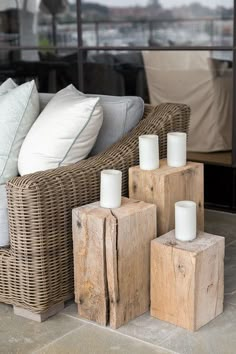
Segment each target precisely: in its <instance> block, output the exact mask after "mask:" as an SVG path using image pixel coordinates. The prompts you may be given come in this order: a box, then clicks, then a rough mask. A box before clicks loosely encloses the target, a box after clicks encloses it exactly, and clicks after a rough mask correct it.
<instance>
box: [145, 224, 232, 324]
mask: <svg viewBox="0 0 236 354" xmlns="http://www.w3.org/2000/svg"><path fill="white" fill-rule="evenodd" d="M224 248H225V246H224V237H220V236H215V235H210V234H207V233H200V234H199V236H198V237H197V239H196V240H194V241H192V242H181V241H178V240H176V239H175V234H174V230H173V231H171V232H169V233H168V234H166V235H164V236H161V237H159V238H158V239H155V240H153V241H152V242H151V315H152V316H154V317H157V318H158V319H160V320H163V321H167V322H170V323H173V324H175V325H177V326H181V327H183V328H186V329H189V330H192V331H195V330H197V329H199V328H200V327H201V326H203V325H205V324H206V323H208V322H209V321H211V320H212V319H214V318H215V317H216V316H218V315H219V314H220V313H222V312H223V297H224Z"/></svg>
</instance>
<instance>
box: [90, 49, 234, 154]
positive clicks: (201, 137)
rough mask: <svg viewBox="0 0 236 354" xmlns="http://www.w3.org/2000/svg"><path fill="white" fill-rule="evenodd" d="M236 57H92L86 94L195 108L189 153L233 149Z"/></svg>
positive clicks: (126, 53) (122, 54) (146, 54)
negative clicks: (234, 61)
mask: <svg viewBox="0 0 236 354" xmlns="http://www.w3.org/2000/svg"><path fill="white" fill-rule="evenodd" d="M232 76H233V75H232V53H231V52H214V51H213V52H212V51H209V50H208V51H161V50H160V51H143V52H138V51H132V52H129V51H124V52H115V51H114V52H99V51H98V52H92V51H90V52H89V53H88V54H87V60H86V62H85V63H84V79H85V80H84V90H85V92H86V93H97V94H108V95H131V96H132V95H135V96H141V97H143V99H144V101H145V102H146V103H151V104H152V105H158V104H161V103H166V102H174V103H184V104H187V105H188V106H189V107H190V108H191V124H190V131H189V143H188V144H189V145H188V149H189V151H192V152H213V151H228V150H231V149H232V107H233V80H232Z"/></svg>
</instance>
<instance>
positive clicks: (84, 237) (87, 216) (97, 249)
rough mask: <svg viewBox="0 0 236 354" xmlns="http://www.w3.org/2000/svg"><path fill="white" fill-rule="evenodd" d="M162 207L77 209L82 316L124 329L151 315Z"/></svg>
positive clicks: (130, 204)
mask: <svg viewBox="0 0 236 354" xmlns="http://www.w3.org/2000/svg"><path fill="white" fill-rule="evenodd" d="M155 237H156V207H155V205H151V204H147V203H144V202H140V201H134V200H130V199H127V198H122V206H121V207H120V208H117V209H112V210H110V209H104V208H101V207H100V205H99V203H93V204H90V205H86V206H83V207H80V208H77V209H74V210H73V242H74V271H75V298H76V302H77V303H78V311H79V314H80V316H82V317H85V318H87V319H90V320H93V321H96V322H98V323H100V324H102V325H106V324H108V323H110V326H111V327H112V328H118V327H120V326H121V325H123V324H124V323H126V322H128V321H130V320H131V319H133V318H135V317H137V316H140V315H141V314H143V313H144V312H146V311H148V309H149V305H150V241H151V240H152V239H154V238H155Z"/></svg>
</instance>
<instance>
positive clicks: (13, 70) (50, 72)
mask: <svg viewBox="0 0 236 354" xmlns="http://www.w3.org/2000/svg"><path fill="white" fill-rule="evenodd" d="M28 52H31V51H27V50H12V51H5V50H0V82H3V81H5V80H6V79H7V78H9V77H11V78H13V79H14V80H15V81H16V82H17V83H18V84H21V83H23V82H25V81H26V80H27V81H29V80H33V79H34V80H35V81H36V83H37V87H38V90H39V91H40V92H57V91H59V90H60V89H62V88H64V87H66V86H67V85H70V84H73V85H74V86H76V87H78V56H77V49H76V48H75V50H74V52H73V53H71V51H68V52H67V51H66V50H64V51H63V52H61V53H60V55H58V54H57V53H55V52H48V53H46V54H45V53H39V58H38V59H36V60H30V61H28V60H19V58H22V57H23V56H25V57H26V58H27V57H29V56H30V54H29V53H28ZM42 54H43V55H42ZM9 58H10V60H9Z"/></svg>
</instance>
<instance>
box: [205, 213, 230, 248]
mask: <svg viewBox="0 0 236 354" xmlns="http://www.w3.org/2000/svg"><path fill="white" fill-rule="evenodd" d="M205 231H206V232H209V233H211V234H215V235H219V236H224V237H225V244H226V246H228V245H229V244H230V243H231V242H233V241H236V215H235V214H229V213H224V212H219V211H215V210H209V209H206V210H205Z"/></svg>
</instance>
